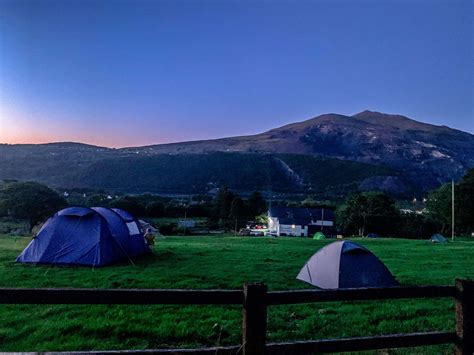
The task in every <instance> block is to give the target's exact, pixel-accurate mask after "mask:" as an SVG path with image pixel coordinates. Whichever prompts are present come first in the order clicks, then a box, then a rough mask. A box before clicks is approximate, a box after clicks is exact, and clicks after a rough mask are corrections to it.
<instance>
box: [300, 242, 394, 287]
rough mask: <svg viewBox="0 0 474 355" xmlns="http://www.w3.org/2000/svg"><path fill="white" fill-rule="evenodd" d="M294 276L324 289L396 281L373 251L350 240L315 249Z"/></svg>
mask: <svg viewBox="0 0 474 355" xmlns="http://www.w3.org/2000/svg"><path fill="white" fill-rule="evenodd" d="M296 278H297V279H298V280H301V281H304V282H307V283H309V284H311V285H313V286H316V287H319V288H323V289H333V288H354V287H392V286H398V285H399V284H398V282H397V281H396V280H395V278H394V277H393V275H392V274H391V273H390V271H389V270H388V268H387V267H386V266H385V265H384V264H383V263H382V262H381V261H380V260H379V259H378V258H377V257H376V256H375V255H374V254H372V253H371V252H370V251H369V250H368V249H366V248H364V247H363V246H361V245H359V244H357V243H354V242H350V241H339V242H334V243H331V244H329V245H326V246H325V247H323V248H321V249H320V250H318V251H317V252H316V253H315V254H314V255H313V256H312V257H311V258H310V259H309V260H308V261H307V262H306V264H305V265H304V266H303V268H302V269H301V271H300V272H299V274H298V276H297V277H296Z"/></svg>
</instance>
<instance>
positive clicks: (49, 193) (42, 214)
mask: <svg viewBox="0 0 474 355" xmlns="http://www.w3.org/2000/svg"><path fill="white" fill-rule="evenodd" d="M0 205H1V207H0V210H2V211H3V213H4V214H6V215H8V216H11V217H13V218H18V219H26V220H28V223H29V226H30V229H31V228H33V226H34V225H35V224H37V223H38V222H40V221H42V220H43V219H45V218H46V217H47V216H49V215H51V214H53V213H54V212H56V211H57V210H59V209H62V208H64V207H66V206H67V203H66V201H65V200H64V199H63V198H62V197H61V196H59V195H58V194H57V193H56V192H54V191H53V190H51V189H50V188H49V187H47V186H44V185H41V184H38V183H36V182H13V183H7V184H5V185H4V186H3V187H2V189H1V190H0Z"/></svg>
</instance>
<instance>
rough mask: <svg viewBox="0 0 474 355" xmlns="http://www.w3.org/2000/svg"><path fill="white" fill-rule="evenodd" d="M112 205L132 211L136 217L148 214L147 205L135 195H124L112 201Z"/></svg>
mask: <svg viewBox="0 0 474 355" xmlns="http://www.w3.org/2000/svg"><path fill="white" fill-rule="evenodd" d="M110 207H115V208H120V209H122V210H125V211H127V212H130V213H131V214H132V215H134V216H135V217H141V216H144V215H145V214H146V209H145V207H144V206H143V205H142V204H141V203H140V201H139V200H138V199H136V198H135V197H133V196H123V197H120V198H118V199H117V200H115V201H113V202H111V203H110Z"/></svg>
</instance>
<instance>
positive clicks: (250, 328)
mask: <svg viewBox="0 0 474 355" xmlns="http://www.w3.org/2000/svg"><path fill="white" fill-rule="evenodd" d="M266 338H267V285H265V284H245V285H244V304H243V323H242V353H243V355H260V354H264V353H265V345H266Z"/></svg>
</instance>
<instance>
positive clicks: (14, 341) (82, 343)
mask: <svg viewBox="0 0 474 355" xmlns="http://www.w3.org/2000/svg"><path fill="white" fill-rule="evenodd" d="M28 242H29V238H16V237H11V236H0V287H84V288H196V289H197V288H201V289H211V288H225V289H240V288H241V287H242V285H243V284H244V283H245V282H253V281H258V282H265V283H266V284H267V285H268V287H269V289H270V290H285V289H296V288H306V287H307V286H306V285H305V284H303V283H302V282H299V281H297V280H295V276H296V274H297V273H298V271H299V269H300V268H301V266H302V265H303V264H304V262H305V261H306V260H307V259H308V258H309V257H310V256H311V255H312V254H313V253H314V252H315V251H316V250H318V249H319V248H320V247H322V246H323V245H326V244H327V243H329V242H328V241H315V240H312V239H302V238H294V239H293V238H278V239H269V238H248V237H247V238H237V237H167V238H160V239H158V241H157V244H156V246H155V251H154V254H153V255H152V256H149V257H146V258H142V259H140V260H138V261H137V262H136V265H135V266H133V265H131V264H129V263H123V264H121V265H117V266H112V267H105V268H101V269H91V268H84V267H74V268H73V267H51V266H32V265H20V264H16V263H14V260H15V257H16V256H17V255H18V254H19V253H20V252H21V250H22V249H23V248H24V247H25V246H26V245H27V243H28ZM358 242H360V243H361V244H363V245H365V246H366V247H368V248H369V249H370V250H371V251H373V252H374V253H375V254H376V255H377V256H379V257H380V259H381V260H382V261H383V262H384V263H385V264H386V265H387V266H388V267H389V269H390V270H391V271H392V272H393V274H394V275H395V276H396V277H397V279H398V280H399V281H400V282H401V283H402V284H403V285H428V284H439V285H441V284H443V285H444V284H449V285H452V284H453V283H454V279H455V278H457V277H460V278H462V277H464V278H467V277H469V278H473V277H474V266H473V264H472V260H473V257H474V242H472V241H468V240H464V241H456V242H454V243H449V244H447V245H433V244H431V243H429V242H427V241H414V240H396V239H375V240H374V239H372V240H366V239H363V240H359V241H358ZM268 317H269V319H268V326H269V328H268V338H269V341H286V340H303V339H318V338H328V337H331V338H335V337H348V336H359V335H360V336H362V335H376V334H389V333H401V332H415V331H430V330H453V329H454V303H453V301H452V300H450V299H440V300H399V301H377V302H352V303H351V302H346V303H319V304H318V303H314V304H305V305H292V306H273V307H270V308H269V315H268ZM240 325H241V308H240V307H238V306H235V307H234V306H233V307H219V306H215V307H214V306H195V307H190V306H189V307H182V306H62V305H59V306H50V305H42V306H35V305H1V306H0V351H59V350H62V351H68V350H104V349H145V348H170V347H198V346H216V345H232V344H238V343H239V342H240ZM405 351H409V352H410V353H411V352H413V351H414V349H410V350H402V351H399V352H400V353H404V352H405ZM417 351H419V352H422V353H432V352H437V353H439V352H444V353H451V349H450V347H449V346H443V347H433V348H425V349H423V348H421V349H420V348H419V349H417Z"/></svg>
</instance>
